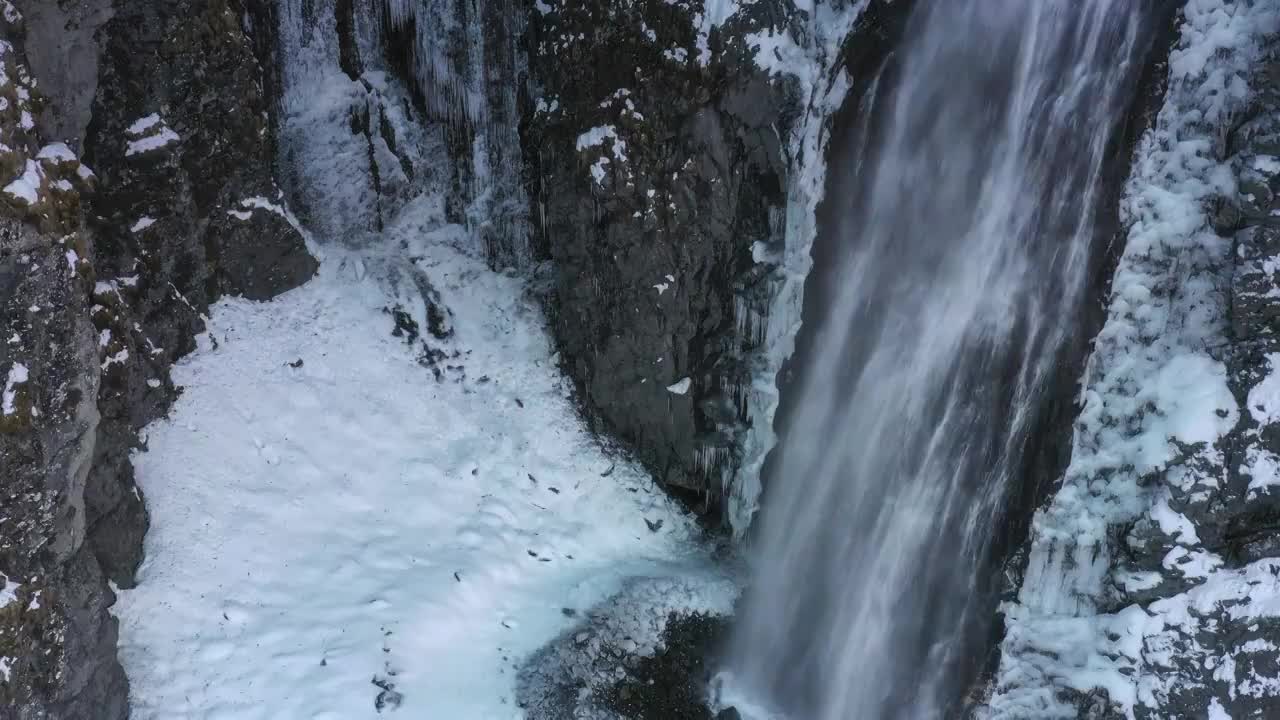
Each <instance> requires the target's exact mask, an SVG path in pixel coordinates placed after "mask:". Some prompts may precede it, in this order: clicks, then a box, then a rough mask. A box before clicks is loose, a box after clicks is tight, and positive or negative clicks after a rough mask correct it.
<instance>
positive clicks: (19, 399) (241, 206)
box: [0, 0, 316, 720]
mask: <svg viewBox="0 0 1280 720" xmlns="http://www.w3.org/2000/svg"><path fill="white" fill-rule="evenodd" d="M23 11H26V12H28V13H30V18H31V24H30V25H25V23H24V12H23ZM243 14H244V8H243V7H241V5H240V4H239V3H238V2H235V1H234V0H232V1H230V2H228V1H222V0H218V1H215V2H191V1H185V0H172V1H164V2H152V1H150V0H116V2H113V3H108V2H105V1H102V2H96V1H94V0H60V1H59V2H57V3H45V2H36V1H35V0H29V1H28V2H22V3H18V4H17V5H15V4H11V3H9V2H4V3H3V4H2V5H0V18H2V20H0V30H3V33H2V34H3V39H4V40H5V44H3V45H0V49H2V50H3V53H4V57H3V58H2V61H3V63H4V71H5V72H4V78H5V85H4V86H3V87H2V88H0V97H3V98H4V100H5V102H4V103H3V108H2V109H0V134H2V135H3V142H4V152H3V153H2V155H3V157H0V173H2V177H0V183H7V184H6V185H5V186H4V190H3V194H2V197H0V199H2V200H3V202H4V208H3V213H0V214H2V215H3V217H2V218H0V303H3V310H2V311H0V326H2V327H3V330H4V335H5V340H4V341H3V342H2V343H0V373H4V375H3V377H2V378H0V379H2V380H3V381H4V396H3V398H4V405H3V411H4V415H3V417H2V418H0V465H2V466H3V467H4V469H5V473H4V476H3V477H2V478H0V494H2V496H3V498H4V502H3V507H4V512H3V514H2V515H0V577H2V578H3V580H0V582H2V583H3V589H0V670H2V671H0V718H6V719H7V718H36V717H40V718H45V717H47V718H103V719H104V720H110V719H112V718H122V717H125V716H126V715H127V712H128V709H127V707H128V706H127V693H128V686H127V682H126V680H125V677H124V673H123V671H122V669H121V667H120V664H119V662H118V661H117V659H116V648H115V641H116V621H115V619H114V618H113V617H111V615H110V614H109V611H108V608H109V606H110V605H111V603H112V602H113V601H114V595H113V594H112V592H111V589H110V588H109V586H108V584H107V579H108V578H110V579H111V580H113V581H115V582H116V583H117V584H119V585H121V586H125V587H128V586H130V585H132V583H133V582H134V580H135V572H136V570H137V568H138V565H139V563H140V561H141V558H142V539H143V534H144V533H145V531H146V527H147V515H146V509H145V506H144V501H143V498H142V495H141V493H140V492H139V489H138V488H137V487H136V485H135V484H134V482H133V473H132V466H131V465H130V462H129V454H130V453H131V452H132V451H133V450H134V449H136V448H138V447H139V446H140V439H139V437H138V432H139V430H140V429H141V428H142V427H143V425H145V424H146V423H147V422H149V421H151V420H153V419H155V418H157V417H159V416H161V415H162V414H163V413H164V412H165V411H166V409H167V407H168V405H169V403H170V402H171V401H172V400H173V398H174V397H175V395H176V392H177V390H176V388H175V387H174V386H173V384H172V382H171V381H170V380H169V377H168V367H169V365H170V364H172V363H173V362H174V361H175V360H176V359H177V358H179V357H181V356H182V355H183V354H185V353H186V352H188V351H190V350H191V349H192V348H193V347H194V342H193V336H194V334H195V333H197V332H199V331H200V330H201V329H202V327H203V324H202V320H201V315H202V313H203V312H204V311H205V310H206V309H207V307H208V305H209V303H211V302H213V301H214V300H216V299H217V298H218V297H219V296H220V295H222V294H227V293H231V294H237V295H243V296H246V297H249V298H252V299H266V298H269V297H271V296H273V295H275V294H277V293H279V292H282V291H284V290H286V289H288V288H290V287H293V286H296V285H297V284H299V283H301V282H304V281H305V280H306V279H308V278H309V277H311V275H312V274H313V273H314V271H315V268H316V261H315V259H314V258H312V257H311V256H310V254H309V253H308V252H307V251H306V248H305V245H304V242H303V238H302V235H301V234H300V232H299V231H298V230H297V229H296V228H295V226H294V224H293V223H291V222H290V219H289V216H288V214H287V212H286V211H285V210H284V209H283V208H282V207H281V206H280V204H279V196H280V193H279V191H278V190H276V189H275V185H274V183H273V182H272V177H271V167H272V163H271V161H272V157H273V155H272V153H273V149H274V146H273V136H272V134H271V132H270V126H269V124H268V109H269V108H268V104H267V102H266V99H265V95H264V93H263V90H262V85H261V74H262V70H261V67H260V65H259V63H258V61H257V59H256V57H255V55H254V44H253V43H252V42H251V40H250V38H249V37H248V36H247V34H246V30H245V28H244V27H243V26H242V24H241V22H242V21H241V18H242V16H243ZM29 47H38V48H39V50H38V51H36V52H34V53H32V54H31V59H30V62H28V57H27V52H26V48H29ZM42 73H43V74H44V75H45V76H47V77H48V78H49V79H48V81H47V82H41V81H42V80H45V77H41V74H42ZM41 91H43V92H41ZM81 158H83V159H84V160H85V162H84V163H83V164H82V163H81ZM89 167H93V168H95V169H96V171H97V172H96V174H95V173H94V172H93V171H91V170H89Z"/></svg>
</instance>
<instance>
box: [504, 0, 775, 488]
mask: <svg viewBox="0 0 1280 720" xmlns="http://www.w3.org/2000/svg"><path fill="white" fill-rule="evenodd" d="M539 7H540V9H539V11H538V12H536V13H535V14H534V15H533V20H532V22H531V26H530V30H529V42H528V47H529V53H530V60H529V64H530V74H531V78H532V81H533V84H534V86H535V87H536V91H537V95H538V98H537V100H536V102H535V106H534V108H533V109H532V112H531V113H530V115H529V116H528V118H527V121H526V124H525V126H524V128H523V130H522V136H523V145H524V148H525V161H526V173H527V175H528V180H527V185H528V186H529V187H530V188H531V193H532V198H531V203H532V208H533V236H534V240H533V245H534V247H535V248H536V249H538V250H539V251H541V252H543V253H545V254H546V255H547V256H549V257H550V258H551V260H552V261H553V263H554V268H555V281H554V296H553V301H552V308H553V315H554V320H555V323H554V328H555V334H556V339H557V341H558V342H559V345H560V349H561V352H562V358H563V364H564V367H565V369H566V370H567V371H568V373H569V374H570V376H571V377H573V379H574V380H575V381H576V383H577V385H578V387H579V390H580V392H581V398H582V401H583V403H584V405H585V406H586V409H587V411H588V414H589V415H591V416H592V417H594V418H595V419H596V420H598V421H599V424H600V425H601V426H602V427H603V428H606V429H608V430H610V431H612V432H613V433H614V434H616V435H617V436H618V437H620V438H622V439H623V440H624V441H626V442H628V443H629V444H630V445H631V446H632V447H633V448H634V449H635V450H636V451H637V452H638V454H639V456H640V458H641V459H642V460H643V461H644V462H645V463H646V465H648V467H649V468H650V469H651V470H652V471H653V472H654V473H655V475H656V476H657V477H658V478H659V479H661V480H662V481H664V482H665V483H666V484H667V485H668V486H669V487H673V488H679V489H685V490H689V491H694V492H696V493H698V495H697V497H701V498H702V499H704V500H705V501H707V502H708V503H709V504H710V505H712V506H713V505H715V504H716V502H717V501H718V499H719V498H718V495H719V493H720V492H721V490H722V489H721V488H720V487H719V486H718V483H717V484H716V485H715V486H712V483H711V482H710V480H709V478H711V477H712V476H713V473H712V472H711V471H712V470H714V469H716V467H717V466H718V465H720V464H722V463H731V462H733V461H732V455H733V453H734V452H735V450H734V440H733V436H734V433H735V432H737V431H738V430H739V429H740V426H741V424H742V422H743V420H744V417H743V416H744V409H743V406H742V402H743V401H742V387H743V386H744V384H746V383H748V382H749V380H748V371H747V368H746V366H745V363H744V361H743V359H742V358H743V355H744V352H745V351H746V350H749V349H750V347H751V345H752V343H753V339H754V338H753V334H752V332H751V331H750V330H747V331H745V332H743V331H742V328H740V326H739V324H740V323H741V322H742V321H743V320H742V316H743V313H742V312H741V308H742V307H743V306H745V305H748V304H751V303H753V302H754V300H757V299H758V298H753V295H752V293H753V290H754V288H753V286H754V285H755V284H758V283H759V282H760V278H758V277H756V276H755V275H754V273H755V272H756V270H755V267H756V266H755V265H754V262H753V259H752V248H753V245H755V244H756V243H767V242H768V241H769V240H770V239H771V238H773V237H774V236H776V235H777V234H778V233H779V232H780V229H779V227H778V223H779V222H780V219H781V214H782V212H783V208H784V205H785V194H784V193H785V191H784V188H785V187H786V173H787V164H786V161H785V159H784V157H783V149H782V148H781V146H780V143H781V140H780V138H781V137H786V128H787V126H788V123H790V122H791V121H792V120H793V119H794V117H793V116H794V114H795V113H796V111H797V104H798V99H797V98H796V97H794V88H793V86H792V84H790V83H789V82H787V81H784V80H771V79H770V78H769V77H768V75H767V74H766V73H765V72H763V71H761V70H759V69H758V68H756V66H755V65H754V63H753V62H752V60H751V59H750V53H749V51H748V50H747V48H746V47H745V45H746V41H745V40H744V36H745V35H746V34H748V33H750V32H755V31H759V30H761V29H764V28H778V29H780V30H784V29H786V27H787V23H788V21H789V19H790V18H791V17H792V16H793V15H794V13H796V12H797V11H796V10H795V8H794V7H793V6H792V5H791V4H790V3H788V2H782V1H779V2H764V3H758V4H756V5H755V6H754V7H753V8H752V9H751V10H750V11H749V12H745V13H740V14H739V15H735V16H734V17H733V18H732V19H731V20H730V22H729V23H727V24H725V25H723V26H720V27H715V28H713V29H711V30H710V31H709V32H706V31H705V28H704V29H703V31H700V30H699V24H698V23H699V21H700V19H701V17H702V15H703V13H704V8H703V7H702V4H701V3H700V2H696V1H695V2H693V3H666V2H625V3H617V2H586V3H571V4H560V3H550V4H549V6H548V5H540V6H539ZM548 8H549V9H548Z"/></svg>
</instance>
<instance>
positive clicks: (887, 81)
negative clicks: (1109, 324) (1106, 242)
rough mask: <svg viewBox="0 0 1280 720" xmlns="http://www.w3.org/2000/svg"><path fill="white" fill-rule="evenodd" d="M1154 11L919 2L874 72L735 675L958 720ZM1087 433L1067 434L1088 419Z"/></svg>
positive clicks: (785, 697)
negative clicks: (1001, 529) (994, 562)
mask: <svg viewBox="0 0 1280 720" xmlns="http://www.w3.org/2000/svg"><path fill="white" fill-rule="evenodd" d="M1147 5H1148V3H1146V2H1140V1H1138V0H919V1H918V2H917V3H916V7H915V8H914V9H913V10H912V16H911V18H910V19H909V21H908V26H907V28H906V31H905V33H904V35H903V38H904V39H903V40H902V41H901V43H900V45H899V48H898V50H897V52H896V54H895V56H894V57H892V58H890V60H889V61H888V62H887V63H886V65H885V67H884V68H883V69H882V70H881V71H880V77H879V78H877V79H876V80H875V82H872V83H870V84H869V85H870V88H871V89H870V90H868V97H867V98H866V99H864V102H863V112H869V113H871V117H873V118H874V120H873V121H872V122H870V123H868V124H867V127H866V129H864V130H861V131H853V132H860V133H861V136H860V137H858V138H855V139H854V141H853V142H849V143H846V144H845V147H846V148H847V151H846V152H847V154H846V155H845V156H843V157H832V158H831V160H830V161H831V162H832V163H856V164H857V167H856V169H855V170H854V172H852V173H851V174H852V176H853V180H852V181H851V183H850V185H851V187H848V188H835V190H836V191H837V192H839V193H841V194H840V195H836V196H831V195H829V196H828V202H829V203H834V204H835V207H838V208H844V209H843V210H842V211H841V213H840V219H839V221H838V222H837V223H836V224H835V227H829V228H827V232H828V233H829V234H830V240H829V241H830V242H835V243H839V249H838V251H837V252H835V253H833V256H834V257H835V264H834V265H833V266H832V267H828V268H823V269H819V270H817V271H821V272H827V273H832V275H831V277H832V278H833V281H832V282H830V283H829V285H830V288H831V289H830V291H829V297H826V298H823V299H822V305H823V306H824V307H825V308H826V312H825V313H824V319H823V320H822V321H821V322H822V325H821V327H820V329H819V330H818V331H817V334H816V335H815V338H816V339H815V340H814V342H813V346H812V349H811V350H810V351H809V352H808V353H806V354H805V356H803V357H802V358H801V362H800V368H799V377H800V380H799V387H798V388H797V389H796V390H795V392H797V393H799V399H798V401H797V402H796V404H795V407H796V410H795V411H794V412H793V413H792V414H791V415H790V418H789V421H788V422H787V424H786V425H785V426H784V427H783V428H782V430H783V432H782V437H781V440H780V443H779V446H778V447H777V449H776V450H775V453H776V457H775V462H774V472H772V474H771V478H770V487H769V490H768V494H767V498H766V501H765V503H764V505H763V507H764V511H763V513H762V517H761V519H760V521H759V522H761V523H762V526H761V527H760V528H759V534H758V537H757V539H756V545H755V548H754V552H755V553H756V561H757V564H756V568H755V573H756V575H755V579H754V582H753V584H752V588H751V590H750V591H749V594H748V597H747V598H746V600H745V602H744V604H743V608H742V614H741V617H740V621H739V623H738V625H737V628H736V630H735V638H734V641H733V643H732V647H731V652H730V657H731V658H732V660H731V661H730V667H729V669H728V672H727V674H726V677H728V678H730V679H729V681H728V682H729V683H730V684H731V685H732V686H734V687H735V688H738V689H739V690H738V691H735V692H736V694H743V695H746V696H749V697H750V699H751V701H752V704H753V705H757V706H759V707H762V708H765V709H766V710H767V711H768V713H769V714H774V713H777V714H780V715H782V716H785V717H788V718H793V719H795V720H837V719H838V720H849V719H851V718H856V719H864V718H913V719H914V718H939V717H949V716H952V715H953V714H954V713H955V702H956V699H957V698H958V697H959V695H960V694H961V693H962V692H963V690H964V688H963V687H962V686H963V684H964V683H965V682H966V681H967V680H969V679H971V678H972V672H971V668H972V666H974V665H975V664H977V663H980V662H981V657H975V654H977V655H979V656H980V655H981V652H980V651H979V652H977V653H975V647H980V646H981V645H982V638H983V637H985V634H986V632H987V622H986V620H985V618H989V617H990V616H991V614H992V611H993V607H992V601H991V593H990V591H989V585H990V582H989V579H990V572H989V571H984V568H985V567H986V566H988V565H990V562H989V560H990V556H991V553H992V547H993V542H994V541H995V537H996V534H997V526H998V525H999V524H1000V522H1001V519H1002V511H1003V509H1004V505H1005V502H1006V500H1007V498H1008V497H1009V494H1010V492H1011V489H1012V487H1013V486H1015V485H1017V484H1018V483H1022V482H1027V481H1028V479H1027V478H1024V477H1021V476H1020V472H1021V470H1022V461H1023V459H1024V456H1025V454H1026V453H1027V447H1028V445H1029V443H1031V442H1034V439H1033V438H1030V437H1029V429H1030V428H1031V427H1032V426H1033V419H1034V417H1035V415H1036V411H1037V409H1038V408H1039V407H1040V406H1041V403H1043V402H1044V401H1045V398H1046V395H1047V394H1048V393H1049V391H1050V387H1049V386H1050V385H1051V382H1050V378H1051V377H1052V375H1053V371H1054V369H1055V367H1056V364H1057V363H1058V362H1060V356H1061V354H1062V350H1063V347H1064V344H1065V343H1066V341H1067V339H1068V337H1069V336H1070V334H1071V332H1072V330H1073V318H1075V317H1076V316H1077V315H1078V314H1079V312H1080V308H1081V307H1082V306H1083V304H1084V303H1085V302H1088V301H1090V300H1091V299H1090V298H1087V297H1086V292H1085V288H1086V287H1088V286H1089V282H1088V280H1089V275H1090V270H1091V268H1092V267H1095V266H1096V263H1092V262H1091V260H1096V258H1092V257H1091V256H1092V255H1093V254H1094V253H1095V252H1096V250H1097V247H1098V245H1097V244H1096V243H1095V242H1094V240H1095V234H1097V232H1098V230H1097V208H1098V207H1099V205H1100V200H1101V198H1100V196H1101V195H1102V189H1103V188H1102V186H1103V184H1104V183H1103V175H1104V173H1103V170H1104V167H1105V163H1104V161H1105V160H1106V159H1107V155H1108V152H1114V148H1113V147H1112V146H1111V145H1110V144H1109V141H1110V140H1111V139H1112V137H1113V135H1114V134H1115V132H1116V130H1117V127H1118V125H1119V120H1120V118H1121V117H1123V115H1124V109H1125V108H1126V107H1127V103H1128V101H1129V99H1130V97H1129V96H1130V95H1131V94H1132V92H1133V87H1134V82H1135V76H1136V74H1137V69H1138V68H1137V66H1138V65H1139V64H1140V63H1139V62H1138V55H1139V48H1140V47H1141V46H1142V44H1143V37H1144V35H1145V32H1146V30H1145V27H1144V26H1145V24H1146V23H1145V22H1144V20H1145V17H1144V16H1145V15H1146V11H1145V10H1144V8H1145V7H1146V6H1147ZM1063 431H1064V432H1065V428H1064V429H1063Z"/></svg>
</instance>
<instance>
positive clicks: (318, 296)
mask: <svg viewBox="0 0 1280 720" xmlns="http://www.w3.org/2000/svg"><path fill="white" fill-rule="evenodd" d="M439 212H440V208H439V205H438V204H433V203H432V201H431V200H430V199H423V200H420V201H419V202H418V203H416V204H414V205H412V206H411V207H410V208H409V209H408V210H407V211H406V212H405V213H404V214H403V215H402V216H401V218H400V219H399V221H398V223H397V224H396V225H394V226H392V227H390V228H388V235H389V239H392V240H394V241H395V242H392V243H389V245H391V246H392V247H395V246H397V245H400V243H401V241H402V242H403V246H404V247H405V256H404V257H412V258H415V260H414V261H413V262H412V263H411V265H412V268H413V269H412V270H410V269H408V265H402V263H409V261H408V260H404V259H401V258H400V256H397V257H381V258H379V257H371V256H364V257H360V256H355V255H348V254H345V253H344V252H341V251H337V250H331V251H330V252H329V253H328V254H327V255H326V257H325V258H324V263H323V268H324V270H323V271H322V274H321V276H320V277H319V278H317V279H316V280H314V281H313V282H311V283H309V284H307V285H306V286H304V287H302V288H300V289H298V290H296V291H293V292H290V293H288V294H286V295H285V296H282V297H281V298H279V299H278V300H276V301H274V302H270V303H254V302H248V301H243V300H226V301H224V302H222V303H220V304H218V305H217V306H215V307H214V308H213V310H212V313H211V318H210V321H209V331H208V332H207V333H205V334H204V335H202V336H200V338H199V341H200V349H199V351H197V352H196V353H194V354H193V355H192V356H190V357H189V358H187V359H186V360H184V361H183V362H182V363H181V364H180V365H179V366H177V367H176V368H175V370H174V379H175V381H176V382H177V383H178V384H180V385H182V386H184V387H185V392H184V393H183V395H182V397H181V398H180V399H179V401H178V402H177V404H176V406H175V408H174V411H173V413H172V414H171V417H170V418H168V419H166V420H164V421H161V422H158V423H156V424H154V425H153V426H151V427H150V428H149V429H148V448H149V449H148V451H147V452H145V453H141V454H139V455H138V456H137V457H136V459H135V462H136V466H137V471H138V478H139V483H140V485H141V486H142V488H143V491H144V492H145V493H146V494H147V497H148V500H149V505H150V507H151V511H152V517H153V518H154V524H153V526H152V529H151V532H150V533H149V534H148V536H147V557H148V560H147V562H146V564H145V565H144V566H143V568H142V571H141V575H140V579H141V583H140V585H139V587H138V588H137V589H136V590H132V591H128V592H123V593H121V599H120V602H119V605H118V606H117V608H116V610H117V612H118V614H119V617H120V619H121V621H122V626H121V637H122V641H121V645H122V657H123V661H124V664H125V666H126V668H127V670H128V672H129V675H130V678H131V679H132V683H133V707H134V717H137V718H166V719H171V718H197V717H198V718H212V717H227V718H230V717H234V718H304V717H305V718H342V719H343V720H348V719H351V718H360V717H373V716H375V715H376V714H377V709H376V707H375V706H376V704H378V703H382V704H383V705H391V704H395V703H397V702H399V703H401V709H402V710H403V711H405V712H406V713H407V714H406V715H405V716H406V717H441V718H491V717H492V718H499V717H500V718H509V717H512V716H513V714H514V712H515V709H514V708H513V707H512V705H511V703H512V694H511V689H512V687H513V683H514V680H515V673H514V671H513V670H512V667H513V665H514V664H515V663H516V662H517V661H518V660H520V659H522V657H523V656H524V655H526V654H528V653H530V652H531V651H533V650H534V649H536V648H537V647H539V646H540V645H541V644H543V643H544V642H546V641H547V640H549V639H551V638H552V637H554V636H555V635H556V634H557V633H560V632H561V631H563V630H565V629H566V628H569V627H571V626H572V625H573V624H574V623H575V622H577V620H576V619H575V618H574V617H572V615H574V614H575V613H574V612H571V611H581V610H584V609H586V608H589V607H590V606H592V605H593V604H595V603H597V602H599V601H601V600H602V599H604V598H606V597H607V596H609V595H610V594H612V593H614V592H616V591H618V590H619V589H621V588H622V586H623V581H624V579H626V578H628V577H632V576H636V575H663V576H668V575H680V574H683V573H689V572H692V573H693V574H694V575H698V574H699V573H700V572H701V570H702V569H703V567H704V562H705V559H704V557H703V555H702V554H701V552H700V551H699V550H697V549H696V547H695V546H694V545H692V544H691V540H692V539H693V538H695V536H696V535H697V533H698V531H697V529H696V527H695V526H693V525H692V523H691V522H690V520H689V518H688V517H687V516H686V515H685V514H684V513H683V512H681V511H680V510H679V509H677V508H676V507H675V506H673V504H672V502H671V501H670V500H668V499H667V497H666V496H665V495H664V494H663V493H662V492H661V491H660V490H658V489H657V488H656V487H655V486H654V483H653V482H652V480H651V479H650V478H649V477H647V476H646V475H645V474H643V473H642V472H641V471H640V470H638V469H637V468H636V467H635V466H634V465H632V464H630V463H629V462H627V461H626V460H624V459H620V458H618V457H615V456H614V455H612V454H611V453H610V452H608V450H607V449H606V448H604V447H602V446H601V445H600V443H599V442H598V441H597V440H596V439H594V438H593V437H592V436H591V435H590V434H588V433H587V432H586V431H585V429H584V428H583V427H582V426H581V424H580V423H579V421H578V420H577V418H576V416H575V414H574V410H573V407H572V405H571V403H570V401H569V399H568V397H567V395H568V386H567V385H566V383H565V381H563V380H562V379H561V377H560V376H559V375H558V372H557V371H556V369H555V363H554V361H553V359H552V357H551V350H550V346H549V341H548V338H547V336H546V334H545V332H544V328H543V325H542V319H541V315H540V311H539V310H538V308H537V305H536V303H535V302H534V301H533V300H532V299H530V298H529V297H527V296H526V295H524V292H523V286H522V282H521V281H520V280H518V279H514V278H511V277H508V276H505V275H500V274H496V273H493V272H490V271H489V270H487V269H486V267H485V264H484V261H483V259H482V258H481V257H480V256H479V254H478V253H476V252H473V251H471V250H470V249H468V246H469V245H470V243H471V242H472V241H473V238H472V237H470V236H468V235H467V234H466V233H465V231H463V230H462V229H461V228H459V227H457V226H452V225H444V224H443V223H442V222H440V220H439V217H438V214H437V213H439ZM402 272H403V274H402ZM408 275H418V276H419V277H423V278H429V281H430V283H431V284H432V285H434V287H435V288H436V289H437V291H438V293H439V298H440V301H441V302H442V304H443V305H444V306H447V307H449V308H451V309H452V311H453V316H452V318H451V320H452V330H453V333H452V336H451V337H449V338H448V339H447V340H436V339H435V338H432V339H431V343H432V347H433V352H432V353H430V354H429V355H424V354H423V353H422V352H421V347H422V346H419V345H418V341H417V339H416V338H414V339H413V340H412V342H410V336H412V335H413V331H412V328H411V326H410V325H409V324H408V323H406V322H401V323H400V326H399V327H400V329H399V330H396V328H397V323H396V320H395V318H394V317H393V315H391V314H388V313H386V312H384V307H387V306H388V305H390V304H391V303H392V302H393V299H392V297H391V294H393V293H394V292H395V291H394V290H393V289H392V288H391V287H390V283H388V282H387V281H386V278H389V277H407V276H408ZM393 331H396V332H397V333H398V335H399V336H395V335H393ZM437 353H441V354H437ZM433 363H434V365H435V367H436V369H438V370H440V371H441V379H440V380H439V381H437V380H436V378H435V377H434V373H433V370H432V368H431V367H429V366H430V365H432V364H433ZM659 525H660V526H659ZM654 527H656V528H657V529H656V530H655V529H652V528H654ZM712 588H713V589H716V590H718V591H722V592H727V586H726V585H725V584H724V583H721V582H717V583H714V584H713V585H712ZM720 604H722V605H723V601H721V602H720Z"/></svg>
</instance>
